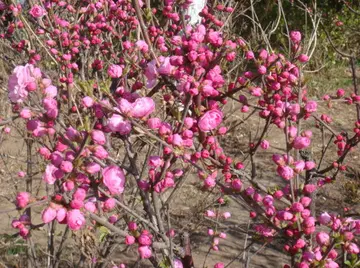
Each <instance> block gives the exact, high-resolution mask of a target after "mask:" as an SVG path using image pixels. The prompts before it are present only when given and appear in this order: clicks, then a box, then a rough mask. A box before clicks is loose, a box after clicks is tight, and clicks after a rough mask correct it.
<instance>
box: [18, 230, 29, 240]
mask: <svg viewBox="0 0 360 268" xmlns="http://www.w3.org/2000/svg"><path fill="white" fill-rule="evenodd" d="M29 233H30V231H29V229H27V228H25V227H23V228H21V229H20V232H19V234H20V236H21V237H22V238H24V239H27V238H28V235H29Z"/></svg>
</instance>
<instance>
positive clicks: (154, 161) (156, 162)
mask: <svg viewBox="0 0 360 268" xmlns="http://www.w3.org/2000/svg"><path fill="white" fill-rule="evenodd" d="M163 165H164V160H163V159H162V158H161V157H159V156H150V157H149V166H150V167H153V168H158V167H162V166H163Z"/></svg>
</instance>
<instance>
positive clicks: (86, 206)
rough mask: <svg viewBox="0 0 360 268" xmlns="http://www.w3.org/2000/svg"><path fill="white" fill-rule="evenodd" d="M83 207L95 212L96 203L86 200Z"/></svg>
mask: <svg viewBox="0 0 360 268" xmlns="http://www.w3.org/2000/svg"><path fill="white" fill-rule="evenodd" d="M84 207H85V209H86V210H87V211H89V212H91V213H95V211H96V205H95V204H94V203H93V202H86V203H85V205H84Z"/></svg>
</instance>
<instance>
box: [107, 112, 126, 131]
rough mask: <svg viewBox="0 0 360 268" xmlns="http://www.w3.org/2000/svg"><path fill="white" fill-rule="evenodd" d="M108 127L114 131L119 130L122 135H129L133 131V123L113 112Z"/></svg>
mask: <svg viewBox="0 0 360 268" xmlns="http://www.w3.org/2000/svg"><path fill="white" fill-rule="evenodd" d="M108 127H109V128H110V130H111V131H113V132H119V133H120V135H127V134H129V133H130V132H131V123H130V122H129V121H128V120H124V118H123V117H122V116H121V115H118V114H113V116H112V117H110V118H109V120H108Z"/></svg>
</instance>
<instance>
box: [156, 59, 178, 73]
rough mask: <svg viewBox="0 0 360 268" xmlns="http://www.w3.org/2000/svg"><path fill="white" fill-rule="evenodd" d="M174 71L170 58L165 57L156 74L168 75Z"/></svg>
mask: <svg viewBox="0 0 360 268" xmlns="http://www.w3.org/2000/svg"><path fill="white" fill-rule="evenodd" d="M173 71H174V66H172V65H171V63H170V58H169V57H166V58H164V61H163V62H162V64H161V65H160V67H159V68H158V69H157V72H158V73H159V74H161V75H167V76H168V75H170V74H171V73H172V72H173Z"/></svg>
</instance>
